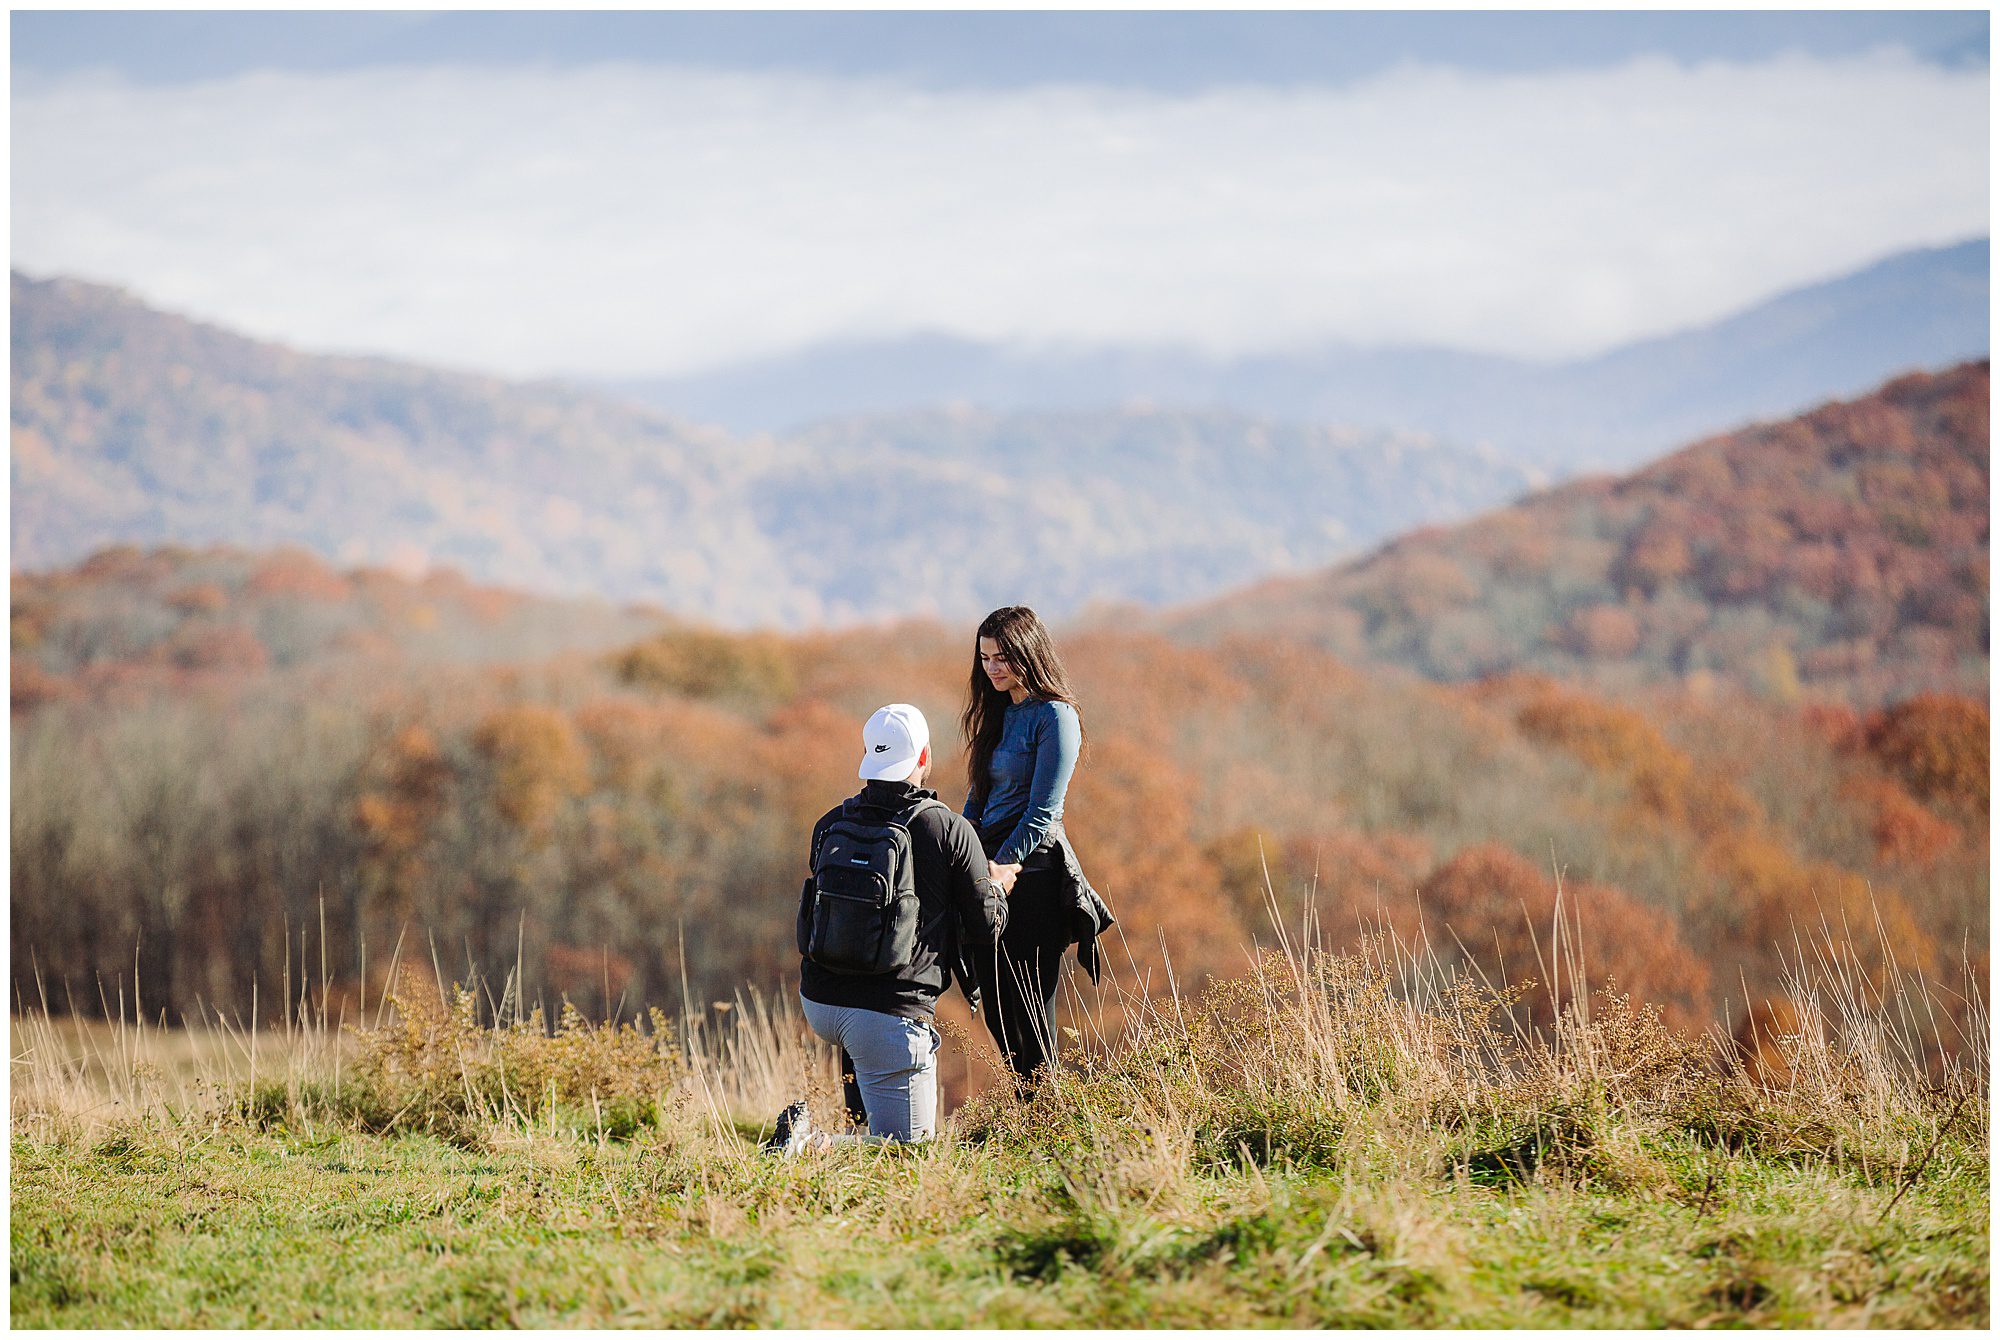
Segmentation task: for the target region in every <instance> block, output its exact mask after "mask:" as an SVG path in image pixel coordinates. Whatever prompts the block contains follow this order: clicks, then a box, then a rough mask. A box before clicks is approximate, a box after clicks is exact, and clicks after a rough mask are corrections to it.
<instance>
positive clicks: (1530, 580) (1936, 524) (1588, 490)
mask: <svg viewBox="0 0 2000 1340" xmlns="http://www.w3.org/2000/svg"><path fill="white" fill-rule="evenodd" d="M1989 396H1990V377H1989V369H1988V365H1987V364H1986V362H1985V361H1983V360H1982V361H1980V362H1976V363H1966V364H1963V365H1961V366H1959V367H1956V368H1953V369H1951V370H1950V371H1948V372H1944V373H1940V374H1937V375H1928V374H1916V375H1912V376H1908V377H1904V378H1900V379H1898V380H1896V381H1894V382H1891V383H1889V384H1888V385H1887V386H1885V387H1883V388H1882V389H1881V390H1879V391H1878V392H1876V393H1875V394H1873V395H1870V396H1867V397H1865V398H1863V399H1860V400H1855V401H1851V402H1847V403H1843V404H1830V405H1826V406H1823V407H1821V408H1820V409H1817V410H1814V411H1813V412H1811V413H1809V414H1806V415H1803V416H1801V417H1799V418H1796V419H1791V420H1787V421H1785V422H1782V423H1775V424H1766V425H1760V426H1758V427H1754V428H1750V429H1746V430H1744V431H1743V432H1740V433H1735V434H1731V435H1728V436H1724V437H1718V438H1713V439H1710V440H1708V441H1705V442H1700V443H1697V444H1695V445H1694V446H1691V447H1688V448H1686V449H1685V450H1683V451H1680V452H1677V453H1676V454H1674V455H1672V456H1669V457H1668V458H1666V459H1665V460H1663V461H1660V462H1658V463H1657V464H1655V465H1653V466H1650V467H1648V468H1647V469H1645V470H1642V471H1640V472H1638V473H1637V474H1634V475H1631V476H1629V477H1627V478H1624V479H1588V480H1581V481H1578V482H1575V483H1572V484H1569V485H1566V486H1564V487H1562V488H1558V489H1554V490H1551V491H1549V492H1547V493H1544V494H1541V495H1539V496H1537V497H1534V498H1530V499H1528V500H1526V501H1524V502H1521V503H1519V504H1516V505H1514V506H1512V507H1508V508H1505V509H1503V510H1501V511H1498V512H1494V513H1491V514H1489V515H1487V516H1483V517H1480V518H1478V519H1477V520H1474V521H1471V522H1467V523H1465V524H1463V525H1460V526H1457V527H1454V528H1451V529H1448V530H1431V531H1425V532H1419V533H1415V534H1412V535H1408V536H1405V537H1403V538H1401V539H1399V540H1397V541H1395V542H1393V543H1391V544H1389V545H1388V546H1387V547H1385V548H1383V549H1382V550H1380V551H1379V552H1377V553H1375V554H1372V555H1370V556H1369V557H1367V558H1366V559H1363V560H1361V561H1359V562H1355V563H1350V564H1346V565H1343V566H1341V567H1337V568H1334V569H1331V570H1329V571H1327V572H1323V573H1320V574H1318V575H1315V576H1312V577H1307V578H1296V579H1281V580H1276V581H1272V582H1268V583H1265V584H1263V585H1261V586H1259V587H1256V588H1253V589H1251V590H1249V591H1246V592H1241V593H1238V594H1234V595H1231V596H1228V597H1226V598H1224V599H1222V600H1218V601H1215V602H1212V603H1209V604H1207V605H1204V606H1202V607H1200V608H1197V609H1193V610H1190V611H1187V612H1185V613H1183V614H1181V615H1179V616H1176V617H1175V618H1174V619H1173V620H1171V621H1170V626H1171V627H1172V628H1173V630H1174V631H1175V632H1176V633H1177V634H1179V635H1180V636H1183V637H1187V638H1193V639H1209V638H1214V637H1218V636H1221V635H1223V634H1227V633H1231V632H1257V633H1264V634H1278V635H1284V636H1292V637H1298V638H1302V639H1305V640H1307V641H1310V642H1312V643H1314V644H1316V645H1318V646H1321V647H1324V648H1326V649H1328V650H1330V651H1332V652H1334V653H1335V654H1336V655H1339V656H1342V657H1344V658H1348V659H1352V660H1358V661H1368V662H1377V663H1383V662H1387V663H1392V664H1398V665H1402V666H1406V667H1409V668H1411V669H1414V670H1417V671H1419V672H1421V673H1423V674H1425V675H1429V676H1432V677H1434V678H1438V679H1445V680H1460V679H1469V678H1474V677H1478V676H1484V675H1491V674H1495V673H1498V672H1502V671H1508V670H1523V669H1525V670H1538V671H1546V672H1548V673H1551V674H1556V675H1560V676H1564V677H1571V678H1581V679H1586V680H1592V681H1595V682H1597V683H1599V684H1601V685H1607V686H1620V685H1634V684H1639V683H1644V682H1651V681H1659V680H1665V679H1673V678H1681V679H1688V680H1693V681H1695V682H1696V683H1699V682H1701V681H1702V679H1703V678H1704V677H1708V676H1714V675H1722V676H1726V677H1730V678H1735V679H1739V680H1742V681H1744V682H1747V683H1749V684H1750V685H1752V686H1753V687H1756V688H1759V689H1761V690H1763V691H1765V692H1767V693H1771V694H1774V695H1777V696H1780V697H1785V696H1790V695H1793V694H1795V693H1797V692H1799V691H1800V690H1802V689H1804V690H1810V691H1812V692H1814V693H1817V694H1825V695H1829V696H1836V697H1846V698H1850V699H1853V700H1856V701H1862V702H1880V701H1885V700H1887V699H1890V698H1896V697H1902V696H1906V695H1908V694H1911V693H1916V692H1921V691H1923V690H1926V689H1933V688H1957V689H1961V690H1963V691H1965V692H1969V693H1975V694H1983V692H1984V689H1985V685H1986V678H1987V668H1986V667H1987V638H1988V631H1987V623H1988V612H1987V544H1988V535H1987V493H1988V470H1989V463H1988V451H1989V447H1988V417H1989Z"/></svg>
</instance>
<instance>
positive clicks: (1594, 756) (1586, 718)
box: [1489, 680, 1755, 833]
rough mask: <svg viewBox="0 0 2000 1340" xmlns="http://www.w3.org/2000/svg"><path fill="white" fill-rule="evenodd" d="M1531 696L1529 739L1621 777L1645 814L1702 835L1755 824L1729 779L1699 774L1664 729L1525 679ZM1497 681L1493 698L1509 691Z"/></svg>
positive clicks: (1525, 714) (1526, 719) (1526, 710)
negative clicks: (1662, 730)
mask: <svg viewBox="0 0 2000 1340" xmlns="http://www.w3.org/2000/svg"><path fill="white" fill-rule="evenodd" d="M1515 682H1516V683H1522V684H1526V685H1528V686H1529V689H1530V692H1531V693H1532V695H1533V696H1532V697H1531V698H1530V700H1529V701H1528V703H1527V705H1526V706H1524V707H1522V708H1521V710H1520V712H1519V714H1518V716H1517V717H1516V720H1517V721H1518V722H1519V723H1520V726H1521V729H1522V731H1523V732H1524V733H1525V734H1526V735H1528V736H1529V737H1530V738H1531V739H1536V740H1541V741H1544V742H1546V743H1549V744H1553V745H1555V746H1556V747H1557V748H1560V749H1562V750H1563V751H1565V752H1566V753H1569V754H1571V755H1573V756H1574V757H1576V758H1578V759H1580V760H1582V762H1584V763H1585V764H1587V765H1588V766H1589V767H1591V768H1593V769H1595V770H1596V771H1598V772H1602V773H1605V774H1606V775H1609V776H1614V777H1621V778H1623V779H1624V780H1625V781H1626V782H1627V783H1628V784H1629V785H1630V786H1631V788H1632V795H1633V799H1634V801H1635V802H1637V804H1638V805H1639V806H1640V807H1641V809H1643V810H1645V811H1646V812H1649V813H1651V814H1653V815H1655V816H1657V817H1658V818H1659V819H1661V820H1663V821H1665V822H1667V823H1669V824H1675V825H1679V826H1683V827H1686V828H1688V829H1690V830H1692V831H1694V832H1696V833H1712V832H1718V831H1722V830H1726V829H1729V828H1733V827H1736V826H1738V825H1740V824H1743V823H1745V822H1747V821H1749V820H1750V819H1751V818H1752V817H1753V815H1754V813H1755V809H1754V806H1753V805H1752V804H1751V802H1750V800H1749V798H1748V797H1746V796H1745V795H1744V794H1743V793H1742V791H1741V790H1740V789H1739V788H1738V787H1736V786H1735V785H1734V784H1732V783H1731V782H1730V781H1729V780H1728V779H1727V778H1724V777H1719V776H1714V775H1704V774H1699V773H1697V772H1696V771H1695V768H1694V764H1693V763H1692V762H1690V761H1689V759H1688V757H1687V755H1685V754H1683V753H1681V751H1680V750H1678V749H1676V748H1674V747H1673V745H1671V744H1669V743H1668V742H1667V738H1666V737H1665V736H1664V735H1662V734H1661V733H1660V729H1659V727H1657V726H1655V725H1654V724H1653V723H1652V722H1651V721H1648V720H1647V719H1646V718H1645V716H1644V715H1642V714H1641V713H1639V712H1638V711H1636V710H1635V709H1633V708H1630V707H1623V706H1620V705H1618V704H1614V703H1607V702H1604V701H1602V700H1600V699H1597V698H1593V697H1590V696H1589V695H1587V694H1583V693H1578V692H1575V691H1572V690H1568V689H1563V688H1560V687H1558V686H1555V685H1553V684H1551V683H1549V682H1548V681H1539V682H1537V681H1534V680H1520V681H1515ZM1504 691H1506V690H1505V685H1504V682H1496V685H1495V687H1494V688H1493V689H1491V690H1489V692H1494V693H1498V692H1504Z"/></svg>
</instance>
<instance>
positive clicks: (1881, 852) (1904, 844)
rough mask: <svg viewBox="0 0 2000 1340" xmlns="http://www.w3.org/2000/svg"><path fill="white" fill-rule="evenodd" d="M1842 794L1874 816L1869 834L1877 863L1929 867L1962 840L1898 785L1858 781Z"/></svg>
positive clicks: (1877, 780)
mask: <svg viewBox="0 0 2000 1340" xmlns="http://www.w3.org/2000/svg"><path fill="white" fill-rule="evenodd" d="M1840 792H1841V795H1842V796H1844V797H1846V798H1847V799H1848V800H1851V801H1853V802H1854V803H1855V804H1856V805H1858V806H1860V807H1861V808H1862V809H1863V810H1864V811H1865V812H1866V813H1867V814H1869V815H1870V816H1872V817H1871V818H1870V820H1869V824H1868V832H1869V835H1870V836H1871V837H1873V838H1874V839H1875V859H1876V860H1878V861H1880V862H1882V863H1883V864H1885V865H1928V864H1930V863H1931V862H1932V861H1935V860H1936V859H1937V858H1938V857H1939V856H1940V855H1941V854H1942V853H1943V852H1944V851H1945V849H1946V848H1948V847H1950V846H1951V844H1952V842H1953V840H1954V839H1956V838H1957V836H1958V829H1957V828H1956V827H1954V826H1953V825H1951V824H1950V823H1947V822H1946V821H1945V820H1943V819H1940V818H1938V817H1937V816H1936V815H1935V814H1932V813H1931V812H1930V811H1929V810H1927V809H1925V808H1924V807H1923V806H1922V805H1920V804H1918V803H1917V802H1916V801H1915V800H1913V799H1912V798H1911V797H1910V794H1909V793H1908V792H1907V791H1905V790H1903V788H1902V787H1900V786H1897V785H1896V784H1895V783H1894V782H1891V781H1886V780H1884V779H1881V778H1876V777H1857V778H1852V779H1850V780H1848V781H1846V782H1844V783H1843V784H1842V785H1841V788H1840Z"/></svg>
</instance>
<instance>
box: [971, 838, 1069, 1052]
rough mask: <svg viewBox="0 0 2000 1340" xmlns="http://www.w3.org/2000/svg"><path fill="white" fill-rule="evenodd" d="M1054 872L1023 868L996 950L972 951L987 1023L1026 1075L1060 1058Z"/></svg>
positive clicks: (1059, 942)
mask: <svg viewBox="0 0 2000 1340" xmlns="http://www.w3.org/2000/svg"><path fill="white" fill-rule="evenodd" d="M1053 889H1054V876H1053V875H1052V874H1051V873H1050V872H1048V871H1044V870H1024V871H1022V872H1021V874H1020V876H1019V877H1018V878H1017V879H1016V880H1015V883H1014V892H1013V895H1012V896H1011V897H1010V898H1009V899H1008V900H1007V929H1006V930H1005V931H1003V932H1001V935H1000V943H999V945H998V947H997V952H994V951H991V950H989V951H984V952H981V953H979V954H976V955H975V956H974V958H975V960H976V967H977V969H978V975H979V994H980V996H981V998H982V1012H983V1013H984V1014H985V1016H986V1029H987V1031H988V1032H989V1033H991V1034H992V1035H993V1040H994V1041H995V1042H996V1043H998V1044H999V1045H1000V1054H1001V1055H1002V1056H1004V1057H1006V1058H1007V1064H1008V1065H1009V1066H1011V1067H1012V1068H1013V1070H1014V1073H1015V1074H1016V1075H1017V1076H1019V1077H1020V1078H1021V1079H1022V1080H1024V1081H1025V1080H1030V1079H1033V1078H1034V1074H1035V1072H1036V1071H1037V1070H1039V1069H1040V1068H1041V1067H1042V1066H1043V1065H1044V1064H1045V1063H1046V1064H1053V1063H1054V1061H1055V1059H1056V989H1057V988H1058V987H1060V986H1061V985H1062V960H1063V953H1064V951H1066V950H1067V949H1068V948H1069V945H1068V944H1067V943H1066V942H1064V940H1063V939H1062V919H1061V918H1060V917H1059V915H1058V914H1057V910H1056V908H1055V906H1054V896H1053Z"/></svg>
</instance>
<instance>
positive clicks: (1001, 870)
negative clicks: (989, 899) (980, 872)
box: [986, 861, 1021, 893]
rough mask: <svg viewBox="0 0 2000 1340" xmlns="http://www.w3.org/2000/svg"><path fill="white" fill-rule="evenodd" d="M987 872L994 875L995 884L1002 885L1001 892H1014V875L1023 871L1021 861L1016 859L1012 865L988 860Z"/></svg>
mask: <svg viewBox="0 0 2000 1340" xmlns="http://www.w3.org/2000/svg"><path fill="white" fill-rule="evenodd" d="M986 873H987V874H988V875H990V876H991V877H992V879H993V882H994V883H995V884H998V885H999V886H1000V892H1002V893H1012V892H1013V891H1014V877H1015V876H1016V875H1018V874H1020V873H1021V863H1020V862H1019V861H1016V862H1014V864H1012V865H1001V864H1000V863H999V862H998V861H988V862H987V863H986Z"/></svg>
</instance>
